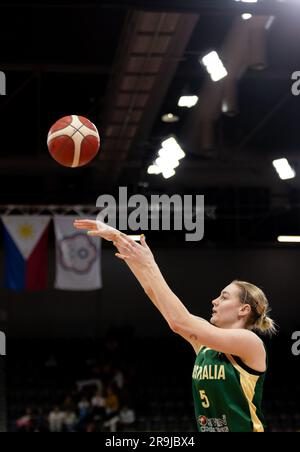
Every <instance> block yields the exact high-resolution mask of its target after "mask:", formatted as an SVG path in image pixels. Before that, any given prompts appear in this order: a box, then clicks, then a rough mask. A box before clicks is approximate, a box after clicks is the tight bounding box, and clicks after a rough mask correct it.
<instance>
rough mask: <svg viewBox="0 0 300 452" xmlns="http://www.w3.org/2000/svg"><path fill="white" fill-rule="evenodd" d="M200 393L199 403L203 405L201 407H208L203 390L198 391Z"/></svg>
mask: <svg viewBox="0 0 300 452" xmlns="http://www.w3.org/2000/svg"><path fill="white" fill-rule="evenodd" d="M199 394H200V398H201V400H202V402H201V404H202V406H203V408H208V407H209V405H210V404H209V400H208V397H207V395H206V394H205V391H199Z"/></svg>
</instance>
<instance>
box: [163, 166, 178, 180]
mask: <svg viewBox="0 0 300 452" xmlns="http://www.w3.org/2000/svg"><path fill="white" fill-rule="evenodd" d="M175 174H176V172H175V170H174V169H172V168H169V169H166V170H165V171H163V173H162V175H163V177H164V178H165V179H170V177H173V176H175Z"/></svg>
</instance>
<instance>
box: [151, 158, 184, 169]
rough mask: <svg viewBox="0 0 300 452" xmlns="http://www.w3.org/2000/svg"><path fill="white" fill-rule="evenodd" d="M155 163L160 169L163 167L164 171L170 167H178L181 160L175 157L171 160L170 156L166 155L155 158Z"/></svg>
mask: <svg viewBox="0 0 300 452" xmlns="http://www.w3.org/2000/svg"><path fill="white" fill-rule="evenodd" d="M155 165H156V166H157V167H158V168H159V169H161V170H162V172H163V171H164V170H165V169H167V170H168V169H169V168H171V169H175V168H178V166H179V161H178V160H175V159H173V160H169V159H168V158H165V157H158V158H157V159H156V160H155Z"/></svg>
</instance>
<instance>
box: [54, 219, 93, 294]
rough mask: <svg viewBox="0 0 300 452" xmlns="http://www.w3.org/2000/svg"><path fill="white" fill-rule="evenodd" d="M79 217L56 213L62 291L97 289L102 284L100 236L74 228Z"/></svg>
mask: <svg viewBox="0 0 300 452" xmlns="http://www.w3.org/2000/svg"><path fill="white" fill-rule="evenodd" d="M77 219H78V217H73V216H55V217H54V228H55V236H56V278H55V288H56V289H61V290H85V291H86V290H96V289H101V287H102V276H101V257H100V255H101V239H100V238H99V237H90V236H88V235H87V233H86V231H79V230H76V229H74V227H73V222H74V220H77Z"/></svg>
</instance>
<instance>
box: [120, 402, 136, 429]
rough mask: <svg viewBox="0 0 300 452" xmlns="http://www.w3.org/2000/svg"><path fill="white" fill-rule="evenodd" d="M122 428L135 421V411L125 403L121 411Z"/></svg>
mask: <svg viewBox="0 0 300 452" xmlns="http://www.w3.org/2000/svg"><path fill="white" fill-rule="evenodd" d="M119 423H120V428H121V430H123V431H126V429H127V428H128V427H130V426H132V425H133V424H134V423H135V412H134V410H133V409H132V408H129V407H128V406H127V405H124V406H123V407H122V409H121V411H120V413H119Z"/></svg>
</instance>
